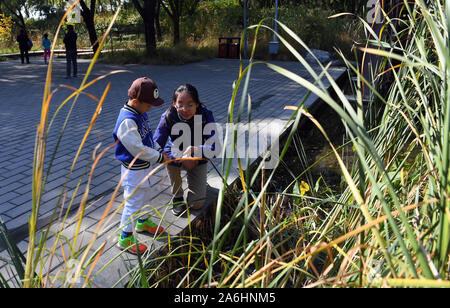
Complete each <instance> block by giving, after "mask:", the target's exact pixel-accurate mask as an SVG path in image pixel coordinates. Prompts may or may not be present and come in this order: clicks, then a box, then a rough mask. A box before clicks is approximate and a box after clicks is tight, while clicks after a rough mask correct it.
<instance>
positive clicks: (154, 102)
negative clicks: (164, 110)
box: [150, 98, 164, 107]
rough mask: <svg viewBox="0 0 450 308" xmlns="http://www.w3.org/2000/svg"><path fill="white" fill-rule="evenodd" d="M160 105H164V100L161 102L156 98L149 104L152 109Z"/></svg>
mask: <svg viewBox="0 0 450 308" xmlns="http://www.w3.org/2000/svg"><path fill="white" fill-rule="evenodd" d="M162 104H164V100H162V99H161V98H157V99H155V100H154V101H153V102H151V103H150V105H152V106H154V107H159V106H161V105H162Z"/></svg>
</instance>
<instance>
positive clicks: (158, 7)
mask: <svg viewBox="0 0 450 308" xmlns="http://www.w3.org/2000/svg"><path fill="white" fill-rule="evenodd" d="M156 2H157V5H156V13H155V27H156V37H157V38H158V41H159V42H161V41H162V33H161V23H160V22H159V15H160V14H159V13H160V9H161V4H160V3H159V1H156Z"/></svg>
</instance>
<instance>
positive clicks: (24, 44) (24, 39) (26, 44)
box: [17, 29, 31, 64]
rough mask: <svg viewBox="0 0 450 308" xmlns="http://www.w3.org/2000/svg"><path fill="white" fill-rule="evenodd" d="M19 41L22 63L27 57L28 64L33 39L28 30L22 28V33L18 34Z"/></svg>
mask: <svg viewBox="0 0 450 308" xmlns="http://www.w3.org/2000/svg"><path fill="white" fill-rule="evenodd" d="M17 42H18V43H19V49H20V60H21V61H22V64H24V63H25V59H26V60H27V64H28V63H30V58H29V57H28V51H29V50H30V49H31V46H30V42H31V40H30V39H29V38H28V35H27V32H26V31H25V30H24V29H22V30H20V34H19V35H18V36H17Z"/></svg>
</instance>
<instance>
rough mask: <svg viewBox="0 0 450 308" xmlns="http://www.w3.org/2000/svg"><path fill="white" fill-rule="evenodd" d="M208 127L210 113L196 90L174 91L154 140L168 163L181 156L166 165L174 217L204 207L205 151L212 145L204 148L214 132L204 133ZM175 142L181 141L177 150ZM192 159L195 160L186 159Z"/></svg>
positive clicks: (184, 88)
mask: <svg viewBox="0 0 450 308" xmlns="http://www.w3.org/2000/svg"><path fill="white" fill-rule="evenodd" d="M210 123H214V117H213V114H212V112H211V111H210V110H209V109H207V108H206V107H205V106H204V105H203V104H202V103H201V102H200V100H199V96H198V92H197V89H196V88H195V87H194V86H192V85H190V84H185V85H181V86H179V87H178V88H177V89H176V90H175V92H174V94H173V97H172V104H171V105H170V107H169V108H168V109H167V111H166V112H164V113H163V115H162V116H161V121H160V122H159V125H158V128H157V129H156V132H155V137H154V140H155V141H156V142H157V143H158V144H159V145H160V146H161V147H162V148H164V151H166V152H167V153H168V154H169V155H170V157H171V159H175V158H180V156H181V159H180V160H177V161H174V162H172V163H170V164H169V165H167V171H168V173H169V178H170V181H171V185H172V195H173V198H172V203H173V208H172V212H173V214H174V215H176V216H179V215H181V214H183V213H184V212H185V210H186V209H187V206H189V208H191V209H194V210H196V209H200V208H201V207H202V206H203V204H204V203H205V199H206V176H207V162H208V161H207V160H206V156H205V150H210V151H214V148H215V146H214V144H212V145H205V143H206V141H207V140H208V139H209V138H211V137H212V136H213V135H214V134H215V130H210V132H208V130H205V126H206V125H207V124H210ZM199 130H201V132H200V131H199ZM180 132H182V134H181V135H180V134H179V133H180ZM204 132H206V133H204ZM199 136H201V137H199ZM179 138H181V139H179ZM179 140H183V142H182V145H183V147H182V148H181V149H180V147H177V145H178V144H180V142H179ZM180 145H181V144H180ZM181 153H182V154H181ZM192 156H194V157H197V159H192V158H190V159H189V157H192ZM182 169H183V170H186V171H187V193H186V202H185V201H184V193H183V189H182V180H181V170H182ZM186 203H187V204H186Z"/></svg>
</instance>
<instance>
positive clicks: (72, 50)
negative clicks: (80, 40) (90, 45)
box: [63, 25, 77, 78]
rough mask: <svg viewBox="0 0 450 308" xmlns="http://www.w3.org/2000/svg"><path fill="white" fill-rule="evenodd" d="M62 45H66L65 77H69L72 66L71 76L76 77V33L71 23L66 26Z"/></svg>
mask: <svg viewBox="0 0 450 308" xmlns="http://www.w3.org/2000/svg"><path fill="white" fill-rule="evenodd" d="M63 42H64V45H66V61H67V66H66V78H70V73H71V68H72V66H73V77H77V34H76V33H75V31H74V30H73V26H72V25H68V26H67V33H66V35H64V40H63Z"/></svg>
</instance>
